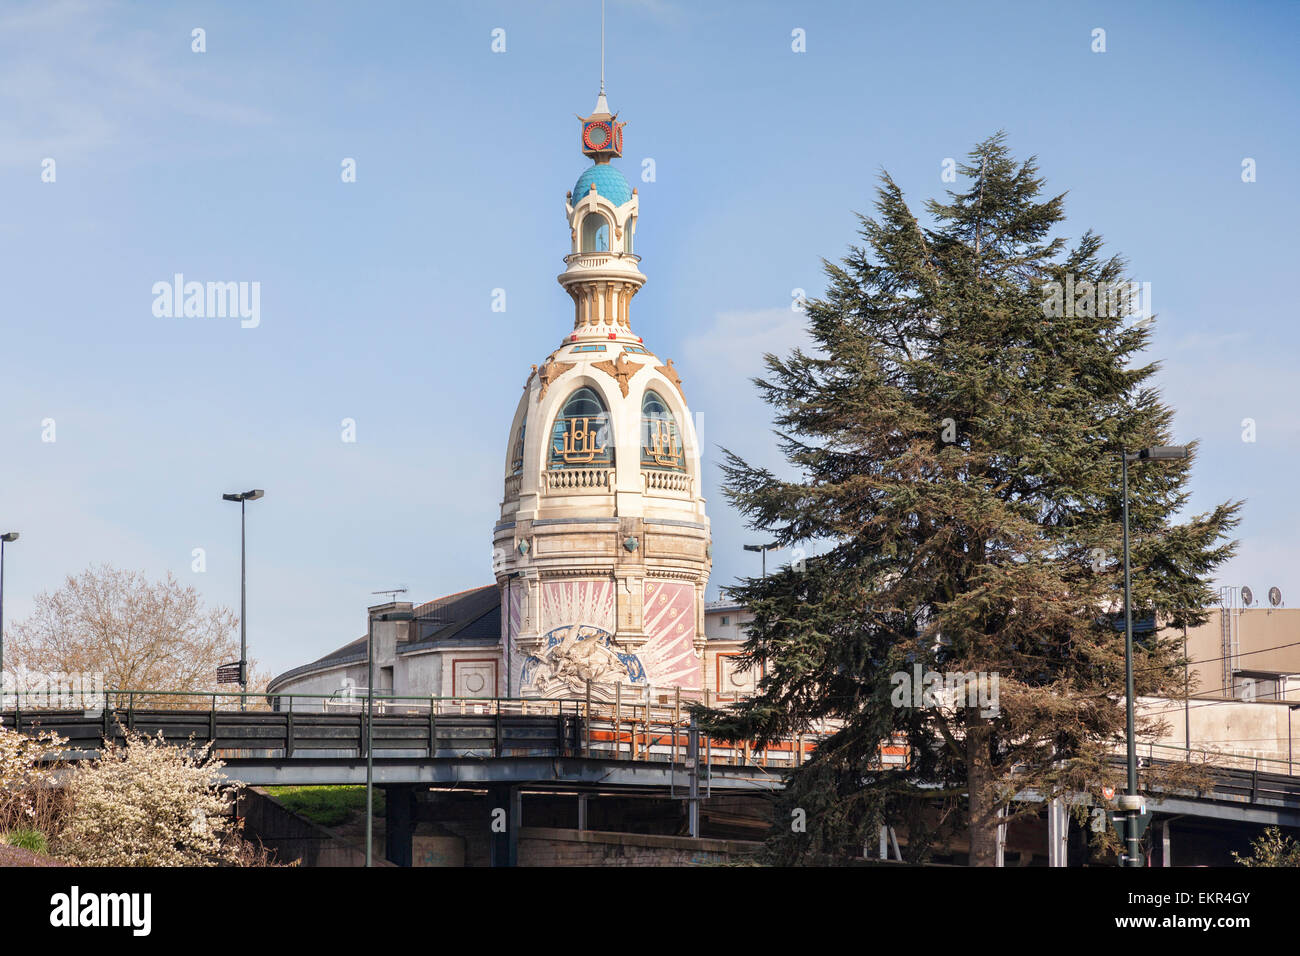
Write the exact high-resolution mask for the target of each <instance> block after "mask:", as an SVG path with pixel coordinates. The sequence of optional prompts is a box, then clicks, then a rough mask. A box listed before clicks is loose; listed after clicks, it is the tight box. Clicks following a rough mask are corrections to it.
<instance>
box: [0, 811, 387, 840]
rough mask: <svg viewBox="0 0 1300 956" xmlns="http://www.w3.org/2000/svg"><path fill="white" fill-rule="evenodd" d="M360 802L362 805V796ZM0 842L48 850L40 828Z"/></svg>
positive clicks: (17, 832)
mask: <svg viewBox="0 0 1300 956" xmlns="http://www.w3.org/2000/svg"><path fill="white" fill-rule="evenodd" d="M362 803H363V805H364V803H365V801H364V798H363V800H362ZM0 843H7V844H8V845H9V846H16V847H20V848H22V849H24V850H31V851H32V852H33V853H49V852H50V844H49V841H48V840H46V839H45V834H44V833H42V832H41V831H40V830H10V831H9V832H7V833H0Z"/></svg>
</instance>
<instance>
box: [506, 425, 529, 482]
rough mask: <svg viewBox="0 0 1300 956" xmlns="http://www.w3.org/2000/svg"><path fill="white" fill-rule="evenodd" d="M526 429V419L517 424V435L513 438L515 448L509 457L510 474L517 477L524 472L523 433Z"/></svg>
mask: <svg viewBox="0 0 1300 956" xmlns="http://www.w3.org/2000/svg"><path fill="white" fill-rule="evenodd" d="M527 428H528V419H524V420H523V421H522V422H520V423H519V434H518V435H517V436H516V437H515V447H514V450H513V453H512V454H511V456H510V474H512V475H519V474H523V471H524V431H525V429H527Z"/></svg>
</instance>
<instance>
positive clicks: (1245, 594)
mask: <svg viewBox="0 0 1300 956" xmlns="http://www.w3.org/2000/svg"><path fill="white" fill-rule="evenodd" d="M1241 603H1242V604H1244V605H1245V606H1246V607H1250V606H1251V605H1252V604H1254V603H1255V592H1254V591H1252V590H1251V589H1250V588H1248V587H1243V588H1242V589H1241Z"/></svg>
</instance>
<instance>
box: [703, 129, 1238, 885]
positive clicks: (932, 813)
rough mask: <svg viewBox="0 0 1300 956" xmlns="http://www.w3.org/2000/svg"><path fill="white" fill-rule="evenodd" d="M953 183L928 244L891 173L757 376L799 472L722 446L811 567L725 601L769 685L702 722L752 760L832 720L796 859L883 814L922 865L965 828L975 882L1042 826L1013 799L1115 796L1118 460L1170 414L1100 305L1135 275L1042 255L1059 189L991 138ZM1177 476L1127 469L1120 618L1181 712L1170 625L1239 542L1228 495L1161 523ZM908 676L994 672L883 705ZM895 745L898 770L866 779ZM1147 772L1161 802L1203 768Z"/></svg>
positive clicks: (1128, 341)
mask: <svg viewBox="0 0 1300 956" xmlns="http://www.w3.org/2000/svg"><path fill="white" fill-rule="evenodd" d="M959 172H960V174H961V176H962V177H964V179H965V181H966V184H968V186H969V188H968V189H966V191H964V192H954V191H951V190H950V191H949V192H948V198H947V201H946V202H939V201H930V202H929V203H928V204H927V210H928V213H929V216H930V219H931V220H932V222H933V226H931V227H926V226H923V225H922V224H921V223H920V222H918V220H917V218H916V217H915V216H914V215H913V213H912V212H911V210H910V209H909V207H908V205H907V203H906V201H905V200H904V197H903V194H902V192H901V190H900V189H899V188H898V186H897V185H896V184H895V182H894V181H893V180H892V179H891V178H890V177H889V175H888V174H882V176H881V181H880V186H879V189H878V198H877V202H876V213H877V215H876V216H875V217H874V218H872V217H865V216H860V217H859V219H860V223H861V228H860V235H861V237H862V239H863V240H864V242H865V245H864V246H863V247H854V248H853V249H851V250H850V253H849V254H848V255H847V256H846V257H845V258H844V260H843V261H842V262H841V263H839V264H832V263H829V262H827V263H826V271H827V275H828V277H829V282H828V290H827V293H826V295H825V298H824V299H821V300H818V301H813V302H810V303H809V305H808V319H809V325H810V333H811V339H812V343H813V347H812V348H811V349H809V350H807V351H804V350H795V351H794V352H793V353H792V354H791V355H789V356H787V357H785V358H779V357H776V356H772V355H769V356H767V368H768V371H769V373H770V374H769V375H768V376H767V378H766V379H756V380H755V384H756V385H757V386H758V387H759V389H760V390H761V393H762V395H763V397H764V398H765V400H766V401H767V402H768V403H769V404H770V405H771V406H772V407H773V409H774V412H775V423H776V425H777V428H778V436H779V439H780V449H781V452H782V454H783V455H784V457H785V458H786V459H787V460H788V462H789V464H790V465H791V466H792V468H793V471H794V473H795V474H797V476H798V477H797V479H792V480H783V479H781V478H778V477H777V475H776V474H774V473H773V471H772V470H770V469H769V468H766V467H762V466H760V465H753V464H750V463H747V462H745V461H744V460H742V459H741V458H739V457H737V456H735V455H733V454H731V453H730V452H727V453H726V463H725V465H724V471H725V475H726V482H725V492H726V494H727V497H728V498H729V500H730V501H731V502H732V503H733V504H735V505H736V506H737V507H738V508H739V509H740V511H741V512H742V513H743V514H744V515H745V516H746V518H747V520H748V521H749V523H750V525H751V526H752V527H753V528H755V529H761V530H763V531H764V532H765V533H767V534H770V535H771V536H772V537H773V538H774V539H775V540H776V541H778V542H780V543H781V544H783V545H794V544H804V545H805V546H807V547H809V548H810V550H813V551H816V552H817V555H816V556H815V557H811V558H808V559H806V560H805V561H802V562H797V563H796V565H795V566H790V567H785V568H783V569H781V570H779V571H777V572H775V573H773V574H771V575H769V576H768V577H766V578H762V579H754V578H750V579H745V580H744V581H743V582H742V583H741V584H739V585H738V586H736V587H735V588H733V589H732V590H731V596H732V597H734V598H735V599H737V600H739V601H742V602H744V603H745V604H747V605H748V606H749V607H750V608H751V610H752V611H753V612H754V621H753V623H752V625H751V626H750V628H749V632H748V633H749V637H748V641H747V643H746V645H745V648H744V655H743V657H742V662H743V663H742V666H748V667H752V668H756V669H758V673H759V674H761V675H762V677H761V680H760V682H759V689H758V693H757V694H756V696H754V697H753V698H752V699H750V700H748V701H745V702H744V703H742V704H740V705H738V706H736V707H734V708H729V709H726V710H722V711H709V712H705V713H704V714H703V716H704V718H705V721H706V724H707V725H708V726H709V727H710V729H711V730H712V731H713V732H715V733H717V734H721V735H724V736H727V737H729V738H731V739H746V738H748V739H751V740H755V741H757V742H759V743H760V745H761V744H763V743H766V742H770V741H772V740H773V739H775V738H778V737H781V736H784V735H787V734H791V733H798V732H804V731H806V730H808V729H809V728H812V727H816V726H817V725H818V723H819V722H821V721H830V722H831V723H830V724H829V726H832V727H838V729H837V730H835V732H834V733H833V734H832V735H831V736H830V737H829V739H827V740H826V741H824V742H823V743H822V744H821V745H820V746H819V749H818V750H817V752H816V755H815V757H814V758H813V759H811V760H810V761H809V762H808V763H807V764H806V765H805V766H804V767H803V768H801V769H800V770H799V771H798V772H797V773H795V774H794V776H793V777H792V780H791V782H790V785H789V787H788V788H787V790H786V792H785V796H784V800H785V804H786V806H787V808H793V807H800V808H802V809H803V810H804V811H805V813H806V819H807V832H806V833H792V832H789V831H790V827H789V824H788V822H785V823H784V824H783V821H782V820H781V819H778V821H777V826H776V829H775V830H774V837H773V841H772V844H771V845H772V847H773V849H774V850H775V851H776V854H777V856H778V858H779V859H782V860H784V861H787V862H792V861H795V860H800V859H803V860H807V859H810V858H821V859H829V858H832V857H834V856H836V855H838V854H842V853H843V852H844V851H845V849H846V848H851V847H855V846H856V847H860V846H862V845H863V843H864V842H865V841H866V840H869V839H872V837H871V836H870V834H872V833H873V832H874V828H875V827H876V826H877V825H878V824H879V822H881V821H882V820H884V819H886V818H888V819H889V821H890V822H891V823H899V822H902V823H904V824H905V825H906V826H907V828H908V833H909V856H911V857H912V858H914V859H919V858H921V857H923V856H924V854H925V852H926V847H927V846H928V844H929V843H930V841H931V839H932V838H937V837H939V836H941V835H942V834H943V833H945V832H950V831H952V830H953V828H954V827H956V826H958V825H960V824H962V823H964V825H965V826H966V827H967V828H968V831H969V839H970V860H971V863H972V864H974V865H991V864H992V863H993V860H994V856H995V853H996V842H995V840H996V828H997V826H998V824H999V823H1000V822H1003V821H1004V820H1006V819H1008V816H1006V815H1007V814H1010V815H1012V816H1014V815H1016V814H1018V813H1029V812H1036V811H1034V809H1033V806H1032V805H1028V804H1023V803H1017V802H1015V801H1014V796H1015V794H1016V793H1018V792H1023V791H1025V790H1035V791H1037V792H1038V793H1039V794H1042V795H1046V796H1053V795H1056V794H1060V793H1070V792H1079V791H1082V792H1085V793H1087V792H1091V793H1099V791H1100V788H1101V786H1102V785H1103V784H1112V785H1116V786H1117V788H1118V789H1122V788H1123V782H1122V771H1121V770H1120V768H1118V767H1116V766H1115V765H1114V763H1113V761H1112V759H1111V758H1112V754H1113V752H1114V751H1113V747H1114V746H1115V745H1116V744H1117V743H1122V741H1123V733H1124V726H1125V716H1124V701H1123V695H1124V635H1123V632H1122V631H1120V630H1117V629H1116V628H1115V627H1114V626H1112V623H1111V621H1112V620H1113V618H1112V615H1114V614H1115V612H1117V611H1121V610H1122V608H1123V604H1122V593H1123V592H1122V581H1123V577H1122V573H1123V572H1122V558H1121V553H1122V552H1121V527H1122V526H1121V496H1120V452H1121V449H1123V448H1127V449H1138V448H1142V447H1146V446H1149V445H1164V444H1172V443H1173V436H1172V434H1171V423H1172V415H1173V412H1172V410H1171V409H1170V408H1169V407H1168V406H1167V405H1165V404H1163V403H1162V401H1161V400H1160V397H1159V395H1158V393H1157V392H1156V391H1155V389H1154V388H1153V386H1152V384H1151V381H1150V380H1151V376H1152V375H1153V373H1154V372H1155V371H1156V369H1157V365H1155V364H1152V363H1144V361H1143V359H1142V356H1141V355H1140V353H1141V351H1142V350H1143V349H1144V348H1145V346H1146V344H1147V341H1148V336H1149V334H1150V329H1149V323H1142V322H1135V321H1134V316H1133V315H1132V314H1131V308H1130V303H1129V302H1128V301H1127V300H1126V299H1124V298H1122V297H1121V298H1120V300H1119V301H1118V302H1116V301H1110V302H1107V301H1106V300H1105V297H1104V295H1102V296H1097V295H1095V293H1096V292H1097V291H1098V290H1100V291H1102V292H1103V293H1104V291H1105V290H1106V289H1107V288H1110V287H1112V286H1111V285H1110V284H1113V283H1119V282H1122V281H1124V280H1125V279H1126V270H1127V264H1126V262H1125V261H1124V260H1123V259H1121V258H1120V257H1118V256H1113V255H1111V256H1106V255H1103V252H1102V240H1101V238H1100V237H1099V236H1097V235H1095V234H1094V233H1092V232H1086V233H1084V234H1083V235H1082V237H1081V238H1079V239H1078V240H1077V241H1076V242H1075V243H1074V244H1073V245H1072V246H1071V245H1069V244H1068V243H1067V241H1066V240H1065V239H1063V238H1060V237H1055V238H1054V237H1052V236H1051V233H1052V232H1053V231H1054V228H1055V227H1056V226H1057V225H1058V223H1061V222H1062V221H1063V220H1064V213H1063V206H1064V195H1063V194H1062V195H1058V196H1054V197H1051V198H1045V197H1044V196H1043V190H1044V180H1043V179H1041V178H1039V176H1038V175H1037V164H1036V162H1035V160H1034V159H1033V158H1031V159H1029V160H1027V161H1024V162H1017V161H1016V160H1015V159H1014V158H1013V157H1012V156H1011V154H1010V152H1009V150H1008V148H1007V147H1006V145H1005V142H1004V136H1003V134H1001V133H999V134H997V135H995V136H993V137H991V138H990V139H988V140H986V141H984V142H982V143H980V144H978V145H977V146H976V147H975V148H974V150H973V151H972V152H971V153H970V156H969V162H968V163H966V164H964V165H962V166H960V167H959ZM1051 283H1057V284H1058V285H1055V286H1053V285H1050V284H1051ZM1088 284H1090V286H1089V285H1088ZM1050 290H1056V291H1055V292H1052V291H1050ZM1064 290H1069V291H1070V296H1069V298H1070V299H1073V300H1074V301H1069V300H1067V299H1066V297H1065V294H1064ZM1098 299H1100V300H1101V301H1100V302H1098V301H1097V300H1098ZM1193 447H1194V446H1193ZM1191 464H1192V461H1190V460H1188V461H1172V462H1152V463H1147V464H1144V465H1142V466H1138V467H1132V468H1130V476H1129V488H1130V491H1129V493H1130V533H1131V542H1132V565H1133V599H1134V601H1133V603H1134V607H1135V609H1136V613H1139V614H1140V613H1151V612H1154V613H1156V614H1157V615H1158V620H1159V621H1160V623H1161V629H1159V630H1157V631H1156V632H1155V633H1154V634H1151V635H1149V636H1144V638H1143V640H1142V641H1141V642H1140V646H1139V647H1137V648H1136V649H1135V673H1136V681H1137V685H1136V686H1137V693H1138V694H1139V695H1144V694H1147V695H1150V694H1160V695H1163V696H1167V697H1178V696H1180V695H1182V693H1183V668H1182V666H1181V665H1182V662H1183V661H1182V657H1181V642H1180V641H1179V640H1178V639H1176V638H1174V637H1173V636H1172V633H1171V628H1179V629H1180V628H1181V626H1182V625H1183V624H1195V623H1200V622H1201V621H1203V620H1204V616H1205V615H1204V612H1203V610H1202V609H1203V608H1204V607H1206V606H1207V605H1208V604H1210V602H1211V600H1212V598H1213V595H1212V590H1211V587H1210V583H1209V580H1208V576H1209V573H1210V572H1211V571H1212V570H1213V569H1214V568H1215V567H1216V566H1217V565H1219V564H1220V563H1221V562H1223V561H1224V560H1226V559H1227V558H1228V557H1229V556H1230V555H1231V554H1232V552H1233V549H1234V547H1235V543H1234V542H1231V541H1229V540H1228V533H1229V532H1230V530H1231V529H1232V528H1233V527H1235V525H1236V523H1237V521H1238V511H1239V509H1240V506H1241V505H1240V502H1227V503H1224V504H1222V505H1220V506H1218V507H1216V508H1214V509H1213V511H1211V512H1209V513H1207V514H1202V515H1198V516H1194V517H1191V518H1187V519H1185V520H1182V521H1181V522H1176V521H1175V515H1176V514H1177V513H1179V512H1180V509H1181V508H1182V507H1183V506H1184V504H1185V503H1186V501H1187V497H1188V492H1187V490H1186V489H1187V481H1188V478H1189V473H1190V467H1191ZM1180 633H1181V631H1180ZM918 665H919V667H920V668H921V669H922V673H925V672H937V673H940V674H946V673H962V674H969V673H971V672H975V673H976V674H978V673H984V674H988V675H990V679H992V675H996V679H997V682H998V684H997V686H998V700H997V707H996V709H994V708H992V707H990V706H985V707H982V708H981V707H979V706H975V707H971V706H959V705H958V706H937V707H936V706H922V707H916V706H911V704H912V703H915V701H907V702H905V704H904V705H903V706H896V704H897V703H898V699H899V696H900V695H899V694H897V693H896V690H897V688H898V686H899V681H898V678H897V677H895V675H897V674H900V673H904V674H908V675H914V674H915V673H916V671H915V670H914V668H915V667H917V666H918ZM969 702H970V701H969V700H968V699H965V698H963V701H961V702H958V703H959V704H960V703H969ZM994 710H996V712H993V711H994ZM1160 730H1162V728H1161V727H1160V726H1159V722H1158V719H1155V718H1153V719H1150V720H1145V721H1142V722H1140V724H1139V732H1140V734H1145V735H1148V736H1149V735H1151V734H1153V733H1156V732H1159V731H1160ZM890 738H893V739H896V740H899V741H901V742H903V743H905V745H906V748H907V749H906V753H907V761H906V764H905V765H903V766H887V765H883V764H882V763H881V759H882V758H881V744H882V741H886V740H887V739H890ZM1144 772H1145V777H1144V784H1146V785H1152V784H1157V783H1162V784H1163V785H1166V786H1171V785H1176V784H1177V783H1178V781H1179V780H1180V779H1186V778H1187V777H1188V774H1189V773H1194V771H1192V770H1188V769H1187V768H1182V769H1180V768H1167V767H1164V766H1163V765H1156V766H1153V767H1151V768H1148V769H1147V770H1146V771H1144ZM1038 806H1039V808H1041V804H1039V805H1038Z"/></svg>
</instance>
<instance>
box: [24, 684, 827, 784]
mask: <svg viewBox="0 0 1300 956" xmlns="http://www.w3.org/2000/svg"><path fill="white" fill-rule="evenodd" d="M85 702H86V703H88V704H94V705H95V706H94V707H88V708H84V709H82V710H70V709H66V708H64V709H49V708H26V709H25V708H23V707H21V706H15V707H13V708H11V709H10V710H8V711H3V712H0V726H4V727H8V728H11V729H16V730H22V731H29V732H31V731H36V730H48V731H52V732H54V733H57V734H58V735H59V736H61V737H63V738H64V739H66V740H67V741H68V745H67V749H66V751H65V756H71V757H72V759H77V758H80V757H84V756H89V755H93V754H94V753H96V752H98V750H99V749H100V746H101V742H102V740H104V739H110V740H114V741H119V742H120V741H121V740H122V739H123V730H128V731H136V732H140V733H146V734H149V735H150V736H154V735H156V734H158V733H162V735H163V739H164V740H167V741H169V742H172V743H178V744H183V743H189V742H193V743H197V744H207V743H210V744H211V745H212V748H213V751H214V752H215V753H216V755H217V756H219V757H221V758H222V759H225V760H240V759H256V758H291V757H295V756H297V757H305V756H317V757H321V758H326V757H363V756H365V753H366V744H365V741H366V739H367V731H366V721H367V710H368V704H369V702H368V701H367V699H366V696H365V695H364V694H360V695H358V694H267V693H263V694H244V693H240V692H233V691H232V692H220V691H218V692H208V693H202V694H197V693H188V692H183V691H150V690H110V691H105V692H103V693H102V695H93V697H92V699H90V700H87V701H85ZM14 703H18V701H17V700H15V701H14ZM683 703H689V700H686V701H683V700H682V697H681V695H680V694H679V693H677V694H674V695H673V697H672V701H671V703H669V702H666V697H665V702H663V703H653V702H643V701H629V702H624V701H623V700H622V699H621V695H615V700H614V701H612V702H609V701H595V700H591V699H583V700H552V699H537V698H480V697H468V698H467V697H454V698H444V697H416V696H410V695H393V694H390V695H383V696H381V695H379V694H376V695H375V698H374V702H373V711H374V718H373V722H374V727H373V735H372V736H373V747H374V753H375V755H376V756H377V755H379V753H380V752H381V751H383V752H384V755H385V756H399V757H423V758H426V759H428V758H437V757H502V756H570V757H572V756H591V757H601V758H605V759H610V758H612V759H616V760H634V761H655V762H671V763H673V764H677V763H680V762H682V761H683V759H684V757H685V754H686V747H687V741H688V737H689V732H690V731H689V713H688V711H687V710H686V709H685V708H684V707H683V706H682V705H683ZM250 704H253V706H249V705H250ZM160 705H163V706H160ZM168 705H169V706H168ZM823 736H824V735H822V734H808V735H802V736H799V737H796V738H792V739H790V740H784V741H777V742H776V743H774V744H772V745H771V746H769V747H768V748H767V749H765V750H763V751H755V750H754V749H753V747H752V745H750V744H748V743H746V742H743V741H741V742H727V741H721V740H715V739H710V738H702V740H701V749H702V750H703V751H704V752H705V753H706V754H708V762H710V763H714V764H723V765H748V766H753V767H756V768H759V769H763V768H768V767H771V768H774V769H778V770H779V769H783V768H789V767H793V766H797V765H799V764H802V763H803V762H804V760H806V759H807V757H808V755H810V754H811V753H812V751H813V750H814V749H815V747H816V745H817V743H818V741H819V740H820V739H822V737H823Z"/></svg>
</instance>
